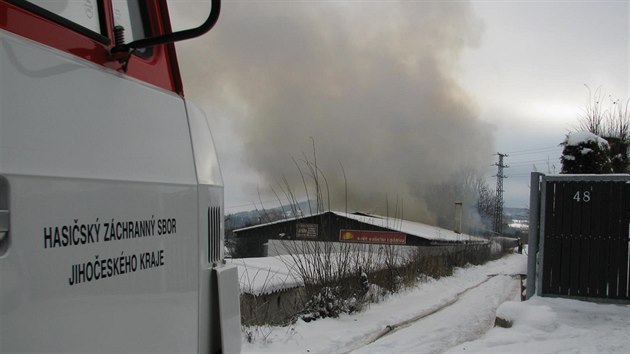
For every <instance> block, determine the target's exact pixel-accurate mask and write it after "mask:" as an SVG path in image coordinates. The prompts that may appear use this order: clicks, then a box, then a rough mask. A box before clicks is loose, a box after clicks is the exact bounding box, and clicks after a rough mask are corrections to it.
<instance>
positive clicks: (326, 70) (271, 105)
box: [171, 1, 494, 221]
mask: <svg viewBox="0 0 630 354" xmlns="http://www.w3.org/2000/svg"><path fill="white" fill-rule="evenodd" d="M193 3H194V2H193ZM171 8H172V10H173V12H174V14H173V16H176V17H178V18H180V19H186V18H189V17H190V16H192V12H193V11H194V9H193V8H190V7H189V5H183V4H180V3H178V2H177V3H174V4H171ZM482 32H483V24H482V23H481V22H480V20H479V19H478V18H476V17H475V15H474V13H473V11H472V8H471V5H470V4H469V3H466V2H460V1H456V2H454V1H449V2H440V1H412V2H403V1H229V2H225V3H224V5H223V10H222V14H221V17H220V19H219V22H218V24H217V26H216V27H215V29H213V31H212V32H210V33H209V34H207V35H206V36H205V37H203V38H201V39H198V40H194V41H190V42H185V43H181V44H178V54H179V61H180V64H181V66H182V72H183V74H184V87H185V91H186V93H187V95H188V96H190V97H192V98H193V100H194V101H195V102H196V103H197V104H199V105H201V106H202V107H203V108H204V109H206V111H208V110H211V111H212V112H209V113H212V114H215V115H218V116H220V117H222V118H220V119H219V120H221V122H215V125H217V126H224V127H227V126H229V127H230V128H229V129H227V128H226V129H225V131H219V132H218V134H219V135H221V134H224V135H225V136H220V137H217V131H216V130H215V132H214V133H215V138H217V140H218V141H219V144H218V145H219V146H218V149H219V155H220V156H219V157H220V158H221V159H222V160H223V161H225V160H226V159H228V160H229V159H233V158H237V157H236V155H239V157H238V158H239V159H240V160H239V161H240V163H242V164H245V165H247V166H248V167H249V168H251V169H253V170H254V171H256V173H257V174H258V175H259V176H260V182H259V184H260V186H261V188H262V187H263V186H264V187H266V188H264V189H265V190H267V189H268V187H271V186H276V187H277V185H278V184H279V183H280V181H281V180H282V178H283V177H285V178H286V179H287V180H288V182H289V183H290V184H291V185H292V187H293V188H294V190H295V191H296V193H298V194H299V197H300V198H301V199H302V198H304V195H305V193H304V186H303V184H302V179H301V177H300V174H299V173H298V171H297V168H296V166H295V164H294V163H293V161H292V158H295V159H296V160H300V159H303V158H304V155H306V156H307V157H308V158H309V159H311V160H312V159H313V141H314V142H315V146H316V156H317V165H318V167H319V168H320V169H321V170H322V171H323V173H325V176H326V178H327V181H328V187H329V191H330V198H331V204H332V205H331V207H332V208H333V209H343V208H345V203H346V196H347V199H348V208H349V209H350V210H356V209H360V210H368V211H373V212H380V213H381V214H384V213H385V210H386V208H387V207H386V206H385V199H386V195H388V199H389V202H390V206H389V213H390V215H392V214H393V206H392V205H391V204H392V203H394V202H395V200H396V199H397V198H399V200H400V203H401V205H402V204H404V217H405V218H409V219H416V220H423V221H431V220H434V218H435V216H434V215H431V213H430V212H429V210H428V209H430V208H427V205H428V204H430V203H433V202H436V201H434V200H432V201H427V200H426V196H427V193H425V191H426V188H428V187H429V186H432V185H434V184H435V183H438V182H440V181H443V180H445V179H447V178H450V177H451V176H452V175H454V174H456V173H458V171H460V170H461V169H462V168H463V167H467V168H468V167H470V166H472V167H475V166H477V167H478V166H487V165H488V164H489V163H490V160H491V159H492V157H491V153H492V151H491V149H492V146H493V143H494V141H493V134H492V129H491V127H490V126H489V125H488V124H487V123H484V122H482V121H481V120H480V119H479V117H478V116H477V114H478V113H477V112H476V107H475V105H474V102H472V100H471V98H470V96H469V95H468V94H467V93H466V92H465V91H464V90H463V89H462V87H460V85H459V84H458V75H459V68H458V61H459V59H460V56H461V54H462V52H463V50H464V49H465V48H467V47H474V46H476V45H478V42H479V40H480V37H481V34H482ZM208 107H211V108H208ZM211 120H212V118H211ZM212 123H213V122H212V121H211V124H212ZM221 144H225V145H223V146H221ZM230 146H240V148H238V150H239V152H238V154H237V153H235V152H234V151H235V150H231V147H230ZM234 149H237V148H236V147H235V148H234ZM221 155H223V156H221ZM227 164H228V165H230V162H227ZM340 164H341V165H343V168H344V170H345V174H346V176H347V191H346V188H345V187H344V178H343V174H342V171H341V166H340ZM303 168H304V170H305V172H306V167H304V166H303ZM224 175H225V179H226V180H228V179H230V178H231V176H230V171H229V170H228V171H226V170H225V166H224ZM226 184H227V182H226ZM265 193H266V192H265ZM311 193H312V192H311ZM326 194H327V193H326V192H324V197H325V198H327V195H326ZM312 196H313V195H312V194H311V197H312ZM263 198H267V197H263ZM252 199H253V200H257V199H258V196H256V195H252ZM448 203H451V201H448ZM325 204H327V201H326V202H325ZM399 213H400V210H399Z"/></svg>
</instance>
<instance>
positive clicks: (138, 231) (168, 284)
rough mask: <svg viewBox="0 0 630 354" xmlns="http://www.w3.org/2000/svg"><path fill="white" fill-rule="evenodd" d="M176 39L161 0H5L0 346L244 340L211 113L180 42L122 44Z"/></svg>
mask: <svg viewBox="0 0 630 354" xmlns="http://www.w3.org/2000/svg"><path fill="white" fill-rule="evenodd" d="M212 5H213V12H215V11H218V9H219V8H220V4H219V1H218V0H213V1H212ZM217 15H218V13H215V14H214V16H217ZM171 34H173V33H172V31H171V28H170V22H169V16H168V9H167V4H166V0H100V1H99V0H81V1H76V0H73V1H70V0H66V1H63V0H59V1H49V0H29V1H26V0H0V352H1V353H32V352H37V353H47V352H51V353H61V352H64V353H67V352H77V353H79V352H80V353H90V352H108V353H130V352H159V353H217V352H238V351H240V313H239V289H238V281H237V280H238V279H237V272H236V268H235V267H233V266H229V265H226V264H225V262H224V259H223V257H224V252H223V241H224V236H223V234H224V232H223V230H224V221H223V219H224V218H223V212H224V207H223V180H222V175H221V171H220V169H219V163H218V160H217V155H216V152H215V149H214V145H213V141H212V135H211V133H210V130H209V126H208V122H207V119H206V116H205V114H204V113H203V112H202V111H201V110H200V109H199V108H197V107H196V106H195V105H193V104H192V103H191V102H190V101H188V100H187V99H186V98H185V96H184V90H183V86H182V82H181V77H180V73H179V68H178V63H177V57H176V53H175V48H174V45H173V44H172V41H171V42H168V41H166V42H165V41H161V42H160V41H158V42H156V43H158V44H150V45H146V46H141V47H134V46H130V45H127V44H129V43H134V42H136V41H141V40H145V39H152V38H159V37H161V36H167V37H168V36H169V35H171ZM210 35H211V34H210ZM136 43H137V42H136Z"/></svg>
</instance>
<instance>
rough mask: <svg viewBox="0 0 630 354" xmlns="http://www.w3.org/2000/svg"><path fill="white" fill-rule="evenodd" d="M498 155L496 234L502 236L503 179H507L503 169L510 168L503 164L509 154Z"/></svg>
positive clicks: (495, 211) (496, 164)
mask: <svg viewBox="0 0 630 354" xmlns="http://www.w3.org/2000/svg"><path fill="white" fill-rule="evenodd" d="M497 155H498V156H499V162H497V163H495V164H494V165H495V166H497V174H496V175H495V177H496V178H497V192H496V194H497V200H496V204H495V205H494V232H496V233H497V234H501V233H502V232H503V179H504V178H507V177H506V176H505V175H504V174H503V169H504V168H508V167H510V166H508V165H504V164H503V158H504V157H508V155H507V154H502V153H500V152H497Z"/></svg>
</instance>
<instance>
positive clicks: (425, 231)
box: [332, 211, 487, 242]
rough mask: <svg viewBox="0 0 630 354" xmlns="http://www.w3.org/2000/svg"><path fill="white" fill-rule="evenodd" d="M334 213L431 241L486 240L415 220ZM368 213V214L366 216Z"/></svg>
mask: <svg viewBox="0 0 630 354" xmlns="http://www.w3.org/2000/svg"><path fill="white" fill-rule="evenodd" d="M332 213H334V214H335V215H338V216H341V217H345V218H348V219H353V220H357V221H359V222H362V223H365V224H369V225H374V226H379V227H384V228H386V229H390V230H393V231H399V232H403V233H406V234H408V235H411V236H417V237H421V238H424V239H427V240H431V241H438V242H439V241H442V242H465V241H473V242H486V241H487V240H486V239H484V238H481V237H476V236H471V235H467V234H458V233H456V232H454V231H451V230H447V229H443V228H441V227H437V226H431V225H427V224H423V223H419V222H415V221H409V220H402V219H396V218H391V217H386V216H380V215H369V214H361V215H357V214H349V213H344V212H339V211H333V212H332ZM368 215H369V216H368Z"/></svg>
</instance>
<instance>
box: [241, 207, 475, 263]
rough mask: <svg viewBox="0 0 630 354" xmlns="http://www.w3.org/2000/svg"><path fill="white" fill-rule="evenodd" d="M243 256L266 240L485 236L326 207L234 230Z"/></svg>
mask: <svg viewBox="0 0 630 354" xmlns="http://www.w3.org/2000/svg"><path fill="white" fill-rule="evenodd" d="M234 234H235V236H236V239H237V240H238V242H239V243H240V244H241V247H242V248H243V249H247V251H246V252H245V253H246V255H241V256H247V257H262V256H265V255H266V251H265V245H266V244H267V243H268V242H269V240H301V241H325V242H342V243H346V242H350V243H363V244H389V245H409V246H443V245H453V244H463V243H484V242H487V240H486V239H483V238H480V237H475V236H470V235H465V234H460V233H456V232H454V231H451V230H446V229H443V228H439V227H435V226H429V225H426V224H422V223H417V222H413V221H408V220H402V219H396V218H391V217H384V216H379V215H373V214H365V213H345V212H338V211H326V212H322V213H319V214H314V215H310V216H304V217H298V218H292V219H285V220H279V221H275V222H271V223H267V224H261V225H256V226H251V227H246V228H242V229H238V230H234Z"/></svg>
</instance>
